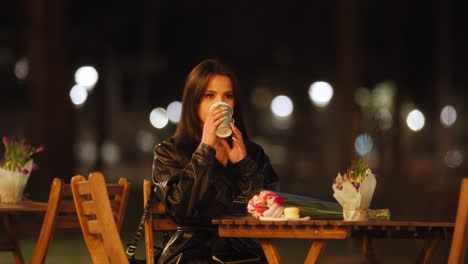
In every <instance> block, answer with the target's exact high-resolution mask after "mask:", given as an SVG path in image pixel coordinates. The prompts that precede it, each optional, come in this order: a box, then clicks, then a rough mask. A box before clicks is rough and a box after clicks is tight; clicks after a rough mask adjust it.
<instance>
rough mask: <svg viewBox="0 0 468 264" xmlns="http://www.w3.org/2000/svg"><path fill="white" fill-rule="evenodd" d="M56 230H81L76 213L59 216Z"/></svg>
mask: <svg viewBox="0 0 468 264" xmlns="http://www.w3.org/2000/svg"><path fill="white" fill-rule="evenodd" d="M55 228H80V223H79V221H78V216H77V215H76V213H75V214H67V215H61V216H57V219H56V223H55Z"/></svg>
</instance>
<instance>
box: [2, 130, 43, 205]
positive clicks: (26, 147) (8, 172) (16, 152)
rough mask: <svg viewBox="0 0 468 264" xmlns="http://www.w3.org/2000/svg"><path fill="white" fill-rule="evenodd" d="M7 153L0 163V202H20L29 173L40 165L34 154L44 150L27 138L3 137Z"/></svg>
mask: <svg viewBox="0 0 468 264" xmlns="http://www.w3.org/2000/svg"><path fill="white" fill-rule="evenodd" d="M2 143H3V146H4V147H5V153H4V154H3V160H2V162H1V163H0V202H2V203H18V202H21V201H22V200H23V191H24V188H25V186H26V183H27V182H28V179H29V175H30V174H31V172H32V171H33V170H37V169H38V167H37V165H36V164H34V162H33V159H32V156H33V155H34V154H36V153H38V152H41V151H43V150H44V147H38V148H36V147H33V146H31V145H30V144H28V143H27V142H26V140H25V139H19V138H18V137H13V138H7V137H3V138H2Z"/></svg>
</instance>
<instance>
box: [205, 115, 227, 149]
mask: <svg viewBox="0 0 468 264" xmlns="http://www.w3.org/2000/svg"><path fill="white" fill-rule="evenodd" d="M224 114H226V110H224V109H223V108H218V107H215V108H213V109H210V111H209V112H208V115H207V116H206V120H205V123H204V124H203V134H202V139H201V143H204V144H207V145H210V146H212V147H213V148H214V147H215V146H216V143H217V142H218V140H219V139H218V137H217V136H216V128H217V127H218V125H219V124H220V123H221V122H222V121H223V119H222V118H221V117H222V116H223V115H224Z"/></svg>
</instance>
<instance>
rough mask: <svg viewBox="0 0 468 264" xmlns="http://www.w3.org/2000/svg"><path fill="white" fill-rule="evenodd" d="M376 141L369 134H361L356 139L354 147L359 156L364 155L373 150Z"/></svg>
mask: <svg viewBox="0 0 468 264" xmlns="http://www.w3.org/2000/svg"><path fill="white" fill-rule="evenodd" d="M373 147H374V142H373V140H372V137H371V136H369V135H368V134H365V133H364V134H360V135H359V136H358V137H357V138H356V140H355V141H354V148H355V149H356V153H357V154H358V155H359V156H364V155H366V154H368V153H369V152H371V151H372V148H373Z"/></svg>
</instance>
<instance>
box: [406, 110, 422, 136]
mask: <svg viewBox="0 0 468 264" xmlns="http://www.w3.org/2000/svg"><path fill="white" fill-rule="evenodd" d="M424 123H425V118H424V115H423V113H421V111H419V110H418V109H414V110H413V111H411V112H409V114H408V116H407V117H406V124H407V125H408V127H409V128H410V129H411V130H413V131H419V130H421V129H422V128H423V127H424Z"/></svg>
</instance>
